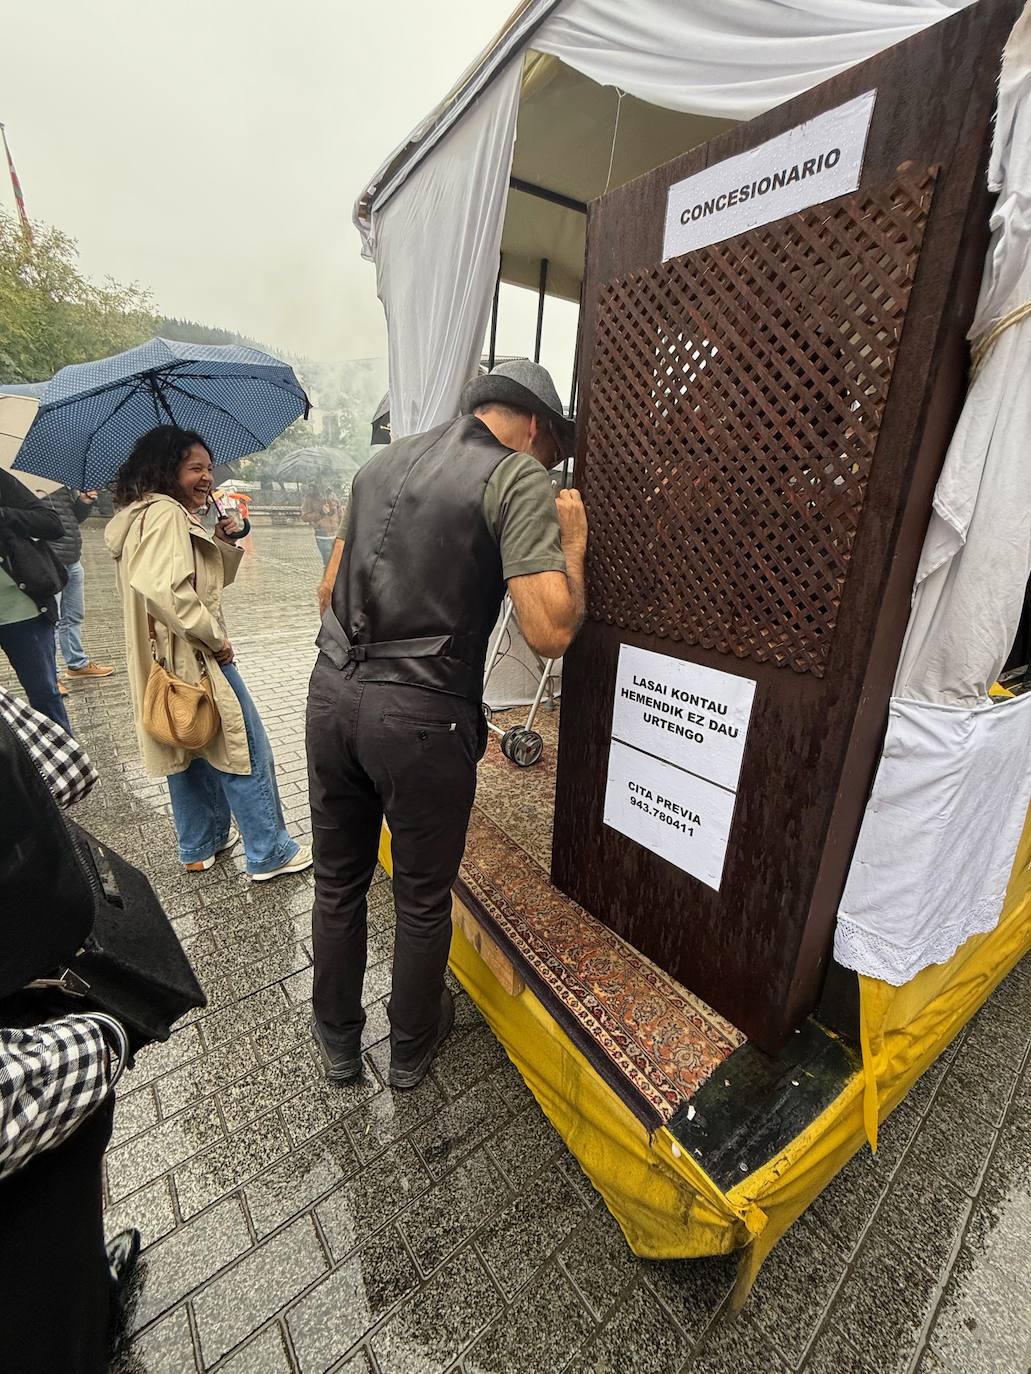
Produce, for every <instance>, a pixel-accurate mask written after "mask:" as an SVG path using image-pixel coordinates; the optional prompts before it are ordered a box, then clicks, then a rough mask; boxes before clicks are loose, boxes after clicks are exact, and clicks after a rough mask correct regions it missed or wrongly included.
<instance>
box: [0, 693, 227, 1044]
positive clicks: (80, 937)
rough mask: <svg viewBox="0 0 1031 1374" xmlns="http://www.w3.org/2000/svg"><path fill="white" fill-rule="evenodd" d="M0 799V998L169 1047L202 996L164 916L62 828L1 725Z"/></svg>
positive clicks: (125, 876) (101, 851)
mask: <svg viewBox="0 0 1031 1374" xmlns="http://www.w3.org/2000/svg"><path fill="white" fill-rule="evenodd" d="M0 795H2V796H3V803H2V805H0V998H7V997H8V996H12V995H14V994H16V993H17V992H18V990H19V989H24V988H29V989H31V990H32V991H31V995H32V996H37V997H38V998H39V999H40V1002H41V1005H43V1004H44V1003H45V1004H46V1008H47V1009H46V1012H45V1013H44V1014H43V1015H41V1016H40V1018H39V1019H40V1020H43V1019H46V1017H47V1016H50V1015H53V1014H54V1007H55V1000H56V1003H57V1006H58V1009H59V1010H60V1011H63V1012H64V1013H65V1014H67V1013H70V1012H74V1011H77V1010H78V1011H86V1012H88V1011H89V1009H90V1008H93V1009H95V1010H97V1011H106V1012H108V1013H109V1014H110V1015H111V1016H114V1017H115V1018H116V1019H117V1020H119V1021H121V1023H122V1024H123V1025H124V1027H125V1029H126V1032H127V1033H128V1036H129V1044H130V1047H131V1048H132V1050H133V1052H134V1053H135V1051H136V1050H138V1049H140V1048H141V1047H142V1046H143V1045H146V1044H149V1043H150V1042H151V1041H153V1040H167V1039H168V1037H169V1035H170V1034H171V1029H172V1025H173V1024H174V1022H175V1021H177V1020H178V1019H179V1017H180V1016H183V1015H184V1014H185V1013H186V1012H187V1011H190V1010H192V1009H193V1008H194V1007H203V1006H206V1005H207V999H206V997H205V996H204V993H203V992H202V991H201V988H200V984H199V983H198V982H197V979H196V978H195V977H194V974H193V970H192V969H191V968H190V964H189V960H188V959H187V958H186V955H185V954H184V953H183V949H182V946H181V945H180V943H179V938H178V936H177V935H176V933H175V930H174V929H173V927H172V924H171V922H170V921H169V919H168V916H167V915H166V913H165V910H164V908H163V907H162V905H161V903H160V901H159V900H158V897H157V895H156V893H155V892H154V889H153V888H152V887H151V885H150V882H149V881H148V879H147V878H146V876H145V875H144V874H143V873H141V872H140V870H139V869H138V868H134V867H133V865H132V864H130V863H127V862H126V861H125V860H124V859H123V858H121V857H120V856H119V855H118V854H115V853H114V852H113V851H112V850H110V849H109V848H107V846H105V845H103V844H101V843H100V841H99V840H97V839H95V838H94V837H93V836H92V835H90V834H89V832H88V831H86V830H84V829H83V828H82V827H81V826H78V825H75V824H74V823H73V822H66V821H65V818H64V816H62V814H61V812H60V810H59V809H58V806H57V803H56V802H55V801H54V799H53V797H52V796H51V795H50V792H49V789H48V788H47V786H46V784H45V783H44V781H43V779H42V778H41V777H40V775H39V773H38V772H37V770H36V767H35V765H34V764H33V762H32V760H31V758H30V757H29V755H28V753H27V752H26V750H25V748H24V746H23V745H22V743H21V741H20V740H19V739H18V737H17V736H16V735H15V733H14V731H12V730H11V728H10V727H9V726H8V725H7V723H6V722H5V721H2V720H0ZM19 1000H20V1001H22V1002H24V1000H25V999H24V998H21V999H19Z"/></svg>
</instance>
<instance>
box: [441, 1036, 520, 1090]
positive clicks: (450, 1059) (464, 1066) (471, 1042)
mask: <svg viewBox="0 0 1031 1374" xmlns="http://www.w3.org/2000/svg"><path fill="white" fill-rule="evenodd" d="M504 1054H505V1051H504V1050H503V1049H502V1048H501V1046H500V1045H499V1044H498V1042H497V1040H496V1039H495V1038H494V1034H493V1032H492V1031H491V1029H490V1027H489V1026H487V1025H486V1024H481V1025H479V1026H473V1028H472V1029H471V1030H469V1031H467V1032H466V1033H465V1035H461V1036H454V1035H452V1036H451V1037H449V1038H448V1039H447V1040H446V1041H445V1042H444V1044H443V1046H442V1048H441V1051H440V1053H439V1054H438V1056H437V1058H436V1060H435V1061H434V1064H433V1075H434V1077H435V1078H436V1080H437V1082H438V1083H439V1084H440V1086H441V1087H442V1088H443V1089H444V1092H445V1093H446V1094H447V1095H448V1097H459V1096H460V1095H461V1094H462V1093H464V1092H465V1091H466V1089H467V1088H468V1087H469V1085H470V1083H475V1082H476V1081H477V1080H478V1079H480V1078H483V1077H485V1076H486V1075H487V1074H488V1073H489V1072H490V1071H491V1069H493V1068H496V1067H497V1065H498V1063H499V1062H500V1060H501V1059H502V1057H503V1056H504Z"/></svg>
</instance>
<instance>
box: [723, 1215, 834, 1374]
mask: <svg viewBox="0 0 1031 1374" xmlns="http://www.w3.org/2000/svg"><path fill="white" fill-rule="evenodd" d="M840 1280H841V1265H840V1261H839V1260H838V1257H837V1254H836V1253H835V1251H833V1250H832V1249H831V1248H830V1247H829V1246H828V1245H827V1243H826V1242H825V1241H824V1240H823V1239H822V1237H821V1236H820V1234H819V1232H818V1231H816V1230H815V1229H814V1228H813V1227H812V1226H811V1225H808V1224H807V1223H806V1222H805V1220H804V1218H803V1219H802V1220H800V1221H797V1222H795V1224H794V1226H792V1227H791V1228H790V1229H789V1230H788V1233H787V1235H785V1236H784V1237H782V1239H781V1240H780V1241H778V1242H777V1244H776V1245H775V1246H774V1248H773V1253H772V1254H771V1255H770V1256H769V1258H768V1259H767V1260H766V1262H765V1264H764V1265H763V1266H762V1269H761V1270H760V1271H759V1276H758V1278H757V1279H756V1281H755V1285H754V1286H753V1288H752V1292H751V1294H750V1296H749V1299H748V1302H747V1304H746V1309H745V1310H746V1311H747V1313H748V1314H749V1315H750V1316H751V1317H753V1318H755V1320H756V1321H758V1322H759V1324H760V1325H761V1326H762V1328H763V1329H764V1330H765V1332H766V1333H767V1335H768V1336H771V1337H772V1338H773V1341H774V1343H775V1345H776V1346H777V1349H778V1350H779V1351H780V1353H781V1354H782V1355H784V1356H785V1358H786V1359H787V1360H788V1362H789V1363H790V1364H791V1365H792V1366H794V1365H796V1364H797V1363H798V1362H799V1360H801V1358H802V1355H803V1353H804V1352H805V1349H806V1347H807V1346H808V1344H809V1342H810V1341H811V1340H812V1338H813V1336H814V1335H815V1334H816V1330H817V1327H818V1326H819V1325H820V1322H821V1320H822V1318H823V1315H824V1313H825V1311H826V1309H827V1306H828V1304H829V1302H830V1300H831V1297H832V1295H833V1293H834V1290H835V1288H836V1287H837V1285H838V1283H839V1282H840Z"/></svg>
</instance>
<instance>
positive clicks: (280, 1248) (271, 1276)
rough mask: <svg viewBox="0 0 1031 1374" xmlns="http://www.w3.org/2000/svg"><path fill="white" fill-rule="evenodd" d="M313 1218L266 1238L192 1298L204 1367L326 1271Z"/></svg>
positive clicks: (304, 1219) (296, 1223) (237, 1342)
mask: <svg viewBox="0 0 1031 1374" xmlns="http://www.w3.org/2000/svg"><path fill="white" fill-rule="evenodd" d="M327 1268H328V1265H327V1263H326V1257H325V1255H324V1254H323V1252H322V1246H321V1245H320V1244H319V1241H318V1236H317V1234H316V1232H315V1227H314V1225H313V1223H312V1220H311V1217H302V1218H301V1219H300V1220H299V1221H295V1222H294V1223H293V1224H292V1225H291V1226H288V1227H287V1228H286V1230H285V1231H280V1232H279V1234H278V1235H276V1236H273V1237H272V1239H271V1240H267V1241H264V1242H263V1243H262V1244H261V1245H259V1246H258V1247H257V1249H255V1250H252V1251H251V1252H250V1253H249V1254H248V1255H247V1256H245V1258H243V1259H242V1260H240V1261H239V1263H237V1264H235V1265H233V1267H232V1268H231V1269H228V1270H227V1271H226V1272H225V1273H224V1274H223V1275H221V1276H220V1277H219V1278H218V1279H216V1280H214V1281H213V1282H212V1283H209V1284H208V1285H207V1287H205V1288H204V1289H203V1290H202V1291H201V1292H200V1293H198V1295H197V1297H196V1298H195V1299H194V1303H193V1310H194V1315H195V1317H196V1319H197V1332H198V1335H199V1337H200V1345H201V1354H202V1356H203V1359H204V1362H205V1364H206V1365H210V1364H213V1363H214V1361H215V1360H217V1359H219V1358H220V1357H221V1356H222V1355H225V1354H226V1353H227V1352H228V1351H230V1350H232V1349H233V1347H234V1346H236V1345H238V1344H239V1343H240V1341H242V1340H243V1339H244V1337H245V1336H248V1335H250V1333H251V1332H252V1331H255V1330H256V1329H257V1328H258V1327H259V1326H262V1325H264V1323H265V1322H266V1321H267V1320H268V1318H269V1317H271V1316H273V1315H274V1314H275V1313H276V1312H277V1311H279V1309H280V1308H282V1307H284V1306H285V1305H286V1304H287V1303H289V1302H290V1301H291V1300H292V1299H293V1298H295V1297H297V1295H298V1294H299V1293H301V1292H303V1290H304V1289H305V1288H307V1287H308V1285H309V1284H311V1283H314V1281H315V1280H316V1279H317V1278H318V1277H319V1275H320V1274H323V1273H325V1271H326V1269H327Z"/></svg>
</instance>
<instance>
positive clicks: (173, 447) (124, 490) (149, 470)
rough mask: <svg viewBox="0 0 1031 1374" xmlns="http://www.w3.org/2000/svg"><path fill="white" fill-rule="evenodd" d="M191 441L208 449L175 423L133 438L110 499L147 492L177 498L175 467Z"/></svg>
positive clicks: (121, 500) (126, 499) (129, 499)
mask: <svg viewBox="0 0 1031 1374" xmlns="http://www.w3.org/2000/svg"><path fill="white" fill-rule="evenodd" d="M194 444H200V446H201V448H203V449H207V451H208V453H210V452H211V450H210V449H209V448H208V445H207V443H206V441H205V440H204V439H202V438H201V436H200V435H199V434H195V433H194V432H193V430H192V429H179V428H178V426H176V425H158V427H157V428H156V429H151V430H148V431H147V433H146V434H144V435H143V436H142V437H141V438H139V439H137V440H136V445H135V447H134V448H133V451H132V453H130V454H129V457H128V458H127V459H126V460H125V462H124V463H123V464H122V466H121V467H120V468H119V469H118V472H117V474H116V475H115V480H114V484H113V489H114V498H115V501H116V503H117V504H118V505H119V506H129V505H131V504H132V503H133V501H139V500H140V498H141V497H143V496H145V495H146V494H147V492H149V491H159V492H162V493H163V494H164V495H165V496H174V497H175V498H176V500H178V499H179V468H180V467H181V466H182V462H183V459H184V458H185V457H186V455H187V453H189V451H190V449H191V448H192V447H193V445H194Z"/></svg>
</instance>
